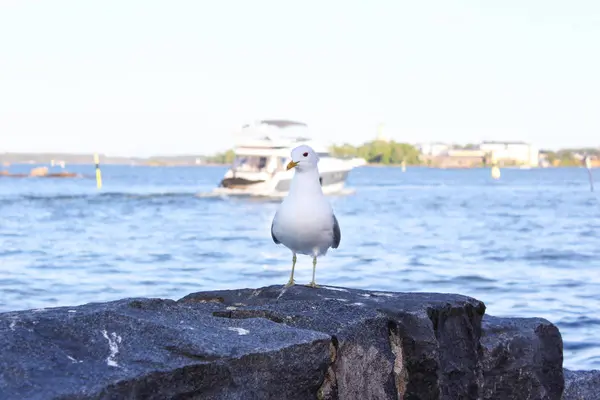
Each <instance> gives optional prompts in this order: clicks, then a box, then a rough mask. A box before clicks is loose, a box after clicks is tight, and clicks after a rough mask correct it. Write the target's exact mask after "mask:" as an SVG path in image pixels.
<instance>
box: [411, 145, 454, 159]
mask: <svg viewBox="0 0 600 400" xmlns="http://www.w3.org/2000/svg"><path fill="white" fill-rule="evenodd" d="M450 147H451V146H450V145H449V144H447V143H441V142H431V143H422V144H420V145H418V148H419V150H420V151H421V154H423V155H424V156H430V157H437V156H440V155H442V154H446V152H447V151H448V150H449V149H450Z"/></svg>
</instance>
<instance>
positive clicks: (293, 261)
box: [285, 253, 296, 287]
mask: <svg viewBox="0 0 600 400" xmlns="http://www.w3.org/2000/svg"><path fill="white" fill-rule="evenodd" d="M295 267H296V253H294V256H293V257H292V275H290V280H289V282H288V283H287V285H285V287H290V286H293V285H294V284H295V283H296V282H294V268H295Z"/></svg>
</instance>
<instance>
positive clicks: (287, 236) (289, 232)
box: [271, 145, 342, 288]
mask: <svg viewBox="0 0 600 400" xmlns="http://www.w3.org/2000/svg"><path fill="white" fill-rule="evenodd" d="M291 156H292V161H290V162H289V164H288V165H287V170H290V169H292V168H294V169H295V171H294V177H293V179H292V183H291V185H290V190H289V192H288V194H287V196H286V197H285V199H284V200H283V201H282V202H281V204H280V205H279V208H278V209H277V212H276V213H275V216H274V217H273V222H272V224H271V237H272V238H273V242H275V244H283V245H284V246H285V247H287V248H288V249H290V250H291V251H292V274H291V276H290V280H289V282H288V283H287V284H286V285H285V287H290V286H292V285H294V284H295V282H294V268H295V267H296V254H305V255H308V256H311V257H312V258H313V274H312V281H311V283H310V284H309V285H308V286H310V287H313V288H317V287H318V285H317V284H316V282H315V270H316V268H317V257H319V256H324V255H325V254H327V250H328V249H329V248H330V247H331V248H333V249H337V248H338V246H339V245H340V240H341V238H342V235H341V231H340V225H339V224H338V221H337V218H336V217H335V214H334V213H333V209H332V208H331V204H329V201H327V199H326V198H325V195H324V194H323V190H322V189H321V182H320V181H319V168H318V166H317V164H318V162H319V156H318V155H317V153H315V151H314V150H313V149H312V148H311V147H310V146H307V145H301V146H298V147H296V148H295V149H293V150H292V153H291Z"/></svg>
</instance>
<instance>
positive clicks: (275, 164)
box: [214, 120, 361, 197]
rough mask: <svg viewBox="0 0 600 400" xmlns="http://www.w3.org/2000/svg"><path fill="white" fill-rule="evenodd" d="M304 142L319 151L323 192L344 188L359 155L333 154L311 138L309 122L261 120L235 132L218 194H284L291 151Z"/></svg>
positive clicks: (357, 161) (290, 176)
mask: <svg viewBox="0 0 600 400" xmlns="http://www.w3.org/2000/svg"><path fill="white" fill-rule="evenodd" d="M301 144H307V145H309V146H311V147H312V148H313V149H314V150H315V152H316V153H317V154H318V155H319V173H320V181H321V186H322V188H323V193H325V194H334V193H339V192H342V191H344V185H345V183H346V179H347V177H348V173H349V172H350V171H351V170H352V169H353V168H355V167H356V166H358V165H361V163H360V162H359V161H360V159H358V160H357V159H350V160H348V159H341V158H336V157H333V156H332V155H331V154H330V152H329V150H328V149H327V147H325V146H323V145H322V144H319V143H318V142H316V141H314V140H312V138H311V137H310V136H309V132H308V126H307V125H306V124H305V123H302V122H295V121H288V120H262V121H257V122H255V123H254V124H247V125H244V126H243V127H242V129H241V131H240V132H238V133H237V134H236V135H235V146H234V152H235V161H234V163H233V165H232V166H231V168H230V169H229V170H228V171H227V172H226V173H225V176H224V177H223V179H222V181H221V183H220V185H219V187H218V188H216V189H215V190H214V192H215V193H218V194H227V195H246V196H268V197H281V196H285V195H286V194H287V192H288V190H289V187H290V183H291V181H292V177H293V176H294V171H293V170H289V171H288V170H286V165H287V164H288V162H289V161H290V152H291V150H292V149H293V148H295V147H296V146H299V145H301Z"/></svg>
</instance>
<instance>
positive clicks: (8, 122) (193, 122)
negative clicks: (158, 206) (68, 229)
mask: <svg viewBox="0 0 600 400" xmlns="http://www.w3.org/2000/svg"><path fill="white" fill-rule="evenodd" d="M262 118H289V119H297V120H302V121H305V122H307V123H308V124H309V126H310V127H311V128H312V130H313V132H314V135H315V136H319V137H322V138H323V139H324V140H326V141H328V142H344V141H347V142H351V143H362V142H363V141H366V140H369V139H371V138H373V137H374V136H375V134H376V129H377V125H378V123H380V122H383V123H385V124H386V133H387V134H388V135H389V136H391V137H392V138H393V139H396V140H400V141H408V142H419V141H430V140H431V141H433V140H441V141H457V142H472V141H479V140H484V139H497V140H502V139H507V140H527V141H532V142H534V143H535V144H537V145H539V146H541V147H557V146H567V145H573V146H579V145H600V1H597V0H589V1H577V0H570V1H564V0H560V1H558V0H554V1H552V0H531V1H526V0H504V1H494V2H492V1H475V0H473V1H466V0H453V1H449V0H432V1H416V0H414V1H400V0H388V1H375V0H370V1H366V0H362V1H349V0H344V1H333V0H330V1H327V0H321V1H311V0H303V1H294V2H292V1H284V0H279V1H260V0H252V1H247V0H239V1H233V0H229V1H227V0H219V1H199V0H196V1H160V2H159V1H148V0H144V1H126V0H119V1H106V0H103V1H83V0H74V1H59V0H53V1H26V0H11V1H7V0H0V151H73V152H75V151H77V152H92V151H99V152H106V153H110V154H129V155H149V154H156V153H160V154H170V153H210V152H213V151H216V150H220V149H225V148H228V147H230V145H231V140H232V137H231V132H232V131H233V130H234V129H236V128H237V127H239V126H240V125H241V124H243V123H245V122H247V121H251V120H254V119H262Z"/></svg>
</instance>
